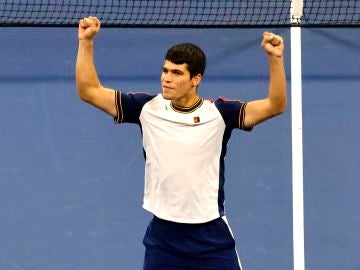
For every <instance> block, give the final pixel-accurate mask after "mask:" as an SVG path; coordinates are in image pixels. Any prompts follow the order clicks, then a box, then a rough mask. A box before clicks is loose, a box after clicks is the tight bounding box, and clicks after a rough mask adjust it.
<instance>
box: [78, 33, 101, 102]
mask: <svg viewBox="0 0 360 270" xmlns="http://www.w3.org/2000/svg"><path fill="white" fill-rule="evenodd" d="M76 85H77V89H78V94H79V96H80V98H82V99H84V100H88V99H89V98H90V97H91V91H92V89H96V88H99V87H101V84H100V81H99V79H98V76H97V73H96V69H95V65H94V45H93V40H79V48H78V55H77V61H76Z"/></svg>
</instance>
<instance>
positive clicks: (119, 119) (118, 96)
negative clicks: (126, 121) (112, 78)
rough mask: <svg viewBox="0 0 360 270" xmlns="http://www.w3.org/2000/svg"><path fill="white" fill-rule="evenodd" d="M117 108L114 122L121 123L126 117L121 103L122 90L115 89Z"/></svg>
mask: <svg viewBox="0 0 360 270" xmlns="http://www.w3.org/2000/svg"><path fill="white" fill-rule="evenodd" d="M115 109H116V115H115V117H114V123H115V124H121V123H122V121H123V118H124V113H123V109H122V104H121V92H120V91H115Z"/></svg>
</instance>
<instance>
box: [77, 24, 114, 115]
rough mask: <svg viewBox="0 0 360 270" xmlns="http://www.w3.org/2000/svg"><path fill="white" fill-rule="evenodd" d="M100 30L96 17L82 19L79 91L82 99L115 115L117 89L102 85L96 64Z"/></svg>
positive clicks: (78, 72) (80, 27) (80, 29)
mask: <svg viewBox="0 0 360 270" xmlns="http://www.w3.org/2000/svg"><path fill="white" fill-rule="evenodd" d="M99 31H100V21H99V20H98V19H97V18H96V17H88V18H85V19H82V20H80V22H79V30H78V38H79V49H78V55H77V61H76V86H77V92H78V95H79V97H80V98H81V99H82V100H84V101H86V102H88V103H90V104H92V105H94V106H95V107H97V108H99V109H101V110H103V111H104V112H106V113H108V114H110V115H112V116H115V115H116V107H115V91H114V90H113V89H110V88H105V87H103V86H102V85H101V83H100V80H99V78H98V75H97V72H96V69H95V65H94V38H95V36H96V34H97V33H98V32H99Z"/></svg>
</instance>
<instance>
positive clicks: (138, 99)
mask: <svg viewBox="0 0 360 270" xmlns="http://www.w3.org/2000/svg"><path fill="white" fill-rule="evenodd" d="M154 97H155V95H149V94H145V93H127V94H126V93H122V92H120V91H116V92H115V106H116V111H117V114H116V116H115V117H114V122H115V123H116V124H120V123H135V124H140V120H139V117H140V113H141V110H142V108H143V106H144V105H145V103H146V102H148V101H150V100H152V99H153V98H154Z"/></svg>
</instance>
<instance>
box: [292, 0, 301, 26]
mask: <svg viewBox="0 0 360 270" xmlns="http://www.w3.org/2000/svg"><path fill="white" fill-rule="evenodd" d="M303 10H304V1H303V0H291V8H290V23H291V25H298V26H300V24H301V18H302V16H303Z"/></svg>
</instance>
